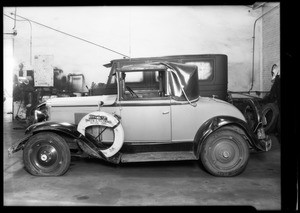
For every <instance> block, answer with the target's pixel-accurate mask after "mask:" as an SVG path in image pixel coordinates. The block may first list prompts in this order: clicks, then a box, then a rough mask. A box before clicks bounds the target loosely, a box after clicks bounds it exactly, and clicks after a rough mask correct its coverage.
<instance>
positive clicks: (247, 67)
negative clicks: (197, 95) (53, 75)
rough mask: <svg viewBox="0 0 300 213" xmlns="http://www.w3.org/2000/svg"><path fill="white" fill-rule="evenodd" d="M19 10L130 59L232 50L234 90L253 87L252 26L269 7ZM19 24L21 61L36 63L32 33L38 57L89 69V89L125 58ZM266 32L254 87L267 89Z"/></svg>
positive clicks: (8, 23)
mask: <svg viewBox="0 0 300 213" xmlns="http://www.w3.org/2000/svg"><path fill="white" fill-rule="evenodd" d="M10 12H14V8H4V13H7V14H9V13H10ZM17 13H18V14H19V15H22V16H24V17H27V18H29V19H32V20H35V21H38V22H40V23H43V24H45V25H48V26H51V27H53V28H56V29H59V30H61V31H65V32H68V33H70V34H73V35H76V36H78V37H81V38H85V39H87V40H89V41H93V42H95V43H97V44H100V45H103V46H106V47H109V48H111V49H113V50H116V51H118V52H121V53H124V54H126V55H130V56H131V57H148V56H165V55H178V54H226V55H228V62H229V64H228V75H229V76H228V89H229V90H231V91H245V90H246V91H247V90H249V88H250V84H251V79H252V76H251V70H252V66H251V65H252V33H253V24H254V21H255V20H256V19H257V18H258V17H259V16H260V15H261V14H262V11H261V8H260V9H256V10H253V9H252V8H251V7H249V6H246V5H242V6H186V7H182V6H179V7H171V6H167V7H64V8H62V7H59V8H57V7H18V10H17ZM12 27H13V21H12V20H10V19H8V18H6V17H4V28H6V29H11V28H12ZM16 29H17V31H18V34H17V36H15V38H14V42H15V50H14V56H15V61H16V64H18V63H21V62H24V63H25V64H30V55H29V54H30V49H29V45H30V39H29V38H30V34H32V52H33V55H53V56H54V65H55V66H57V67H59V68H60V69H62V70H63V71H64V72H65V73H66V74H68V73H83V74H84V75H85V80H86V85H88V86H90V85H91V83H92V82H93V81H94V82H96V83H98V82H104V83H105V82H106V80H107V75H108V70H105V68H104V67H103V66H102V65H103V64H106V63H108V62H109V61H110V60H112V59H117V58H121V57H122V56H120V55H118V54H116V53H112V52H109V51H107V50H104V49H101V48H98V47H96V46H93V45H90V44H87V43H84V42H81V41H78V40H77V39H74V38H70V37H68V36H65V35H62V34H59V33H57V32H55V31H51V30H49V29H46V28H43V27H41V26H38V25H35V24H32V29H31V28H30V25H29V23H28V22H26V21H23V22H17V28H16ZM261 30H262V28H261V25H258V26H257V29H256V34H257V36H256V48H255V49H256V51H257V54H256V56H255V69H256V71H255V76H254V85H253V90H260V88H261V87H262V86H261V85H262V82H261V81H262V78H261V76H262V75H261V68H262V66H261V64H262V62H261V60H262V56H261V52H262V42H261V36H262V33H261ZM270 63H271V62H270ZM265 66H266V67H267V66H269V64H267V63H266V65H265ZM16 67H18V66H17V65H16ZM84 88H85V87H84Z"/></svg>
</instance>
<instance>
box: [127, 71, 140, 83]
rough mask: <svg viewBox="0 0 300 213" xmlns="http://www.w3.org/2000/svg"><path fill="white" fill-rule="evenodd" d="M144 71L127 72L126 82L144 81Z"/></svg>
mask: <svg viewBox="0 0 300 213" xmlns="http://www.w3.org/2000/svg"><path fill="white" fill-rule="evenodd" d="M143 79H144V78H143V72H126V78H125V81H126V82H142V81H143Z"/></svg>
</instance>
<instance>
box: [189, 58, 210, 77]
mask: <svg viewBox="0 0 300 213" xmlns="http://www.w3.org/2000/svg"><path fill="white" fill-rule="evenodd" d="M186 64H192V65H196V66H197V67H198V80H211V79H213V66H212V62H210V61H191V62H186Z"/></svg>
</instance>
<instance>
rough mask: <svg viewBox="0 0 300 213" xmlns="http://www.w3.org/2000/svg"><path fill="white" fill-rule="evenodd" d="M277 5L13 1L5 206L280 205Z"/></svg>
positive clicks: (9, 9)
mask: <svg viewBox="0 0 300 213" xmlns="http://www.w3.org/2000/svg"><path fill="white" fill-rule="evenodd" d="M280 10H281V3H280V2H253V3H251V4H242V3H241V4H240V5H226V4H223V5H191V6H189V5H178V6H177V5H161V6H160V5H157V6H139V5H131V6H102V5H101V6H100V5H99V6H97V5H91V6H4V7H3V62H4V63H3V205H4V206H69V207H70V206H97V207H103V206H109V207H116V206H118V207H124V206H126V207H128V206H134V207H149V206H161V207H162V206H169V207H177V206H184V207H185V206H186V207H190V206H202V207H210V206H217V207H218V206H219V207H226V206H227V207H230V206H233V207H235V206H236V207H239V206H240V207H242V206H245V207H249V208H250V209H255V210H282V198H283V197H282V196H283V194H282V190H283V187H282V165H281V164H282V155H281V154H282V153H281V145H282V142H281V141H282V139H281V126H282V125H281V87H280V86H281V85H280V82H281V70H282V69H281V67H282V66H281V65H282V60H281V58H282V55H281V30H280V29H281V11H280ZM285 142H287V141H285ZM295 209H298V204H295Z"/></svg>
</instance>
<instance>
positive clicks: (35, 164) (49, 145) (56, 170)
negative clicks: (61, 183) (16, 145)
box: [23, 132, 71, 176]
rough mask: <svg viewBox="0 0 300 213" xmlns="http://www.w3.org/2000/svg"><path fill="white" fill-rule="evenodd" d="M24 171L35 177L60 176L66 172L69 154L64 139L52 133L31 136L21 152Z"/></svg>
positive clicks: (69, 158)
mask: <svg viewBox="0 0 300 213" xmlns="http://www.w3.org/2000/svg"><path fill="white" fill-rule="evenodd" d="M23 161H24V165H25V169H26V170H27V171H28V172H29V173H30V174H32V175H35V176H60V175H63V174H65V173H66V172H67V170H68V169H69V166H70V162H71V153H70V149H69V146H68V144H67V143H66V141H65V139H64V138H62V137H61V136H60V135H58V134H56V133H52V132H41V133H38V134H36V135H33V136H32V137H31V138H30V139H29V141H28V142H27V143H26V145H25V148H24V151H23Z"/></svg>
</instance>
